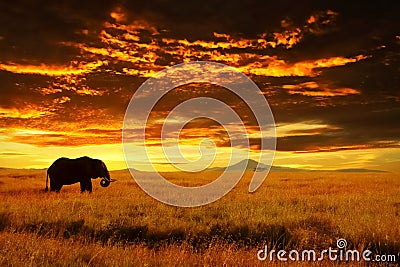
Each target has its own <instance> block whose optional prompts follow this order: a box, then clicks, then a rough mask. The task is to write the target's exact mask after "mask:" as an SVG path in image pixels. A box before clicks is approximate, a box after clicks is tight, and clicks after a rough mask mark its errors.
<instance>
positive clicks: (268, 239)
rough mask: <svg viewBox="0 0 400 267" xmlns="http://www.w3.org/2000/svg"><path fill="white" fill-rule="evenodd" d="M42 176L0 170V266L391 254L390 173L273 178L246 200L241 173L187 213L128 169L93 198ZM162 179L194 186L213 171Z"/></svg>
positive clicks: (396, 191) (396, 192)
mask: <svg viewBox="0 0 400 267" xmlns="http://www.w3.org/2000/svg"><path fill="white" fill-rule="evenodd" d="M45 174H46V171H45V170H11V169H1V170H0V201H1V205H0V266H281V265H288V264H285V263H283V262H280V261H278V260H276V258H275V260H274V261H272V262H271V261H268V260H266V261H259V260H258V259H257V251H258V250H259V249H261V248H264V246H265V245H267V246H268V248H269V249H276V250H278V249H285V250H286V251H290V250H291V249H297V250H302V249H315V250H316V251H321V250H323V249H328V248H329V247H332V248H336V241H337V239H339V238H344V239H346V240H347V242H348V245H347V248H349V249H358V250H360V251H362V250H363V249H369V250H371V251H373V252H374V253H376V254H395V255H397V257H398V258H399V257H400V240H399V237H400V226H399V225H400V179H399V177H398V175H396V174H394V173H338V172H331V173H328V172H326V173H325V172H292V173H283V172H273V173H270V175H269V176H268V178H267V179H266V181H265V182H264V184H263V185H262V186H261V187H260V188H259V189H258V190H257V191H256V192H255V193H253V194H249V193H248V192H247V188H248V183H249V179H250V178H249V175H250V173H246V174H245V177H244V178H243V179H242V180H241V181H240V182H239V184H238V185H237V186H236V187H235V189H234V190H232V191H231V192H230V193H228V194H227V195H226V196H225V197H223V198H222V199H220V200H218V201H216V202H214V203H212V204H209V205H206V206H202V207H196V208H177V207H172V206H168V205H165V204H162V203H160V202H158V201H156V200H154V199H153V198H151V197H150V196H148V195H146V193H144V192H143V191H142V190H141V189H140V188H139V187H138V186H137V185H136V183H135V182H134V180H133V179H132V178H131V176H130V174H129V172H128V171H114V172H111V176H112V178H114V179H117V181H116V182H115V183H112V184H111V185H110V186H109V187H108V188H102V187H100V185H99V182H100V180H99V179H97V180H93V187H94V189H93V193H92V194H88V193H83V194H81V193H80V189H79V184H76V185H72V186H64V187H63V188H62V190H61V192H60V193H45V192H43V189H44V187H45ZM165 175H166V177H167V178H168V179H169V180H170V181H172V182H174V183H176V184H180V185H186V186H190V185H192V186H193V185H200V184H205V183H207V182H209V180H210V179H213V178H214V177H216V176H217V173H213V172H205V173H200V174H192V175H191V176H188V175H186V174H184V173H167V174H165ZM289 262H290V261H289ZM290 265H293V266H310V265H313V266H337V265H347V266H365V265H367V264H366V262H363V261H361V262H348V263H346V262H339V261H336V262H330V261H329V260H327V259H325V260H324V261H322V262H318V263H313V264H311V263H310V262H290ZM393 265H396V264H395V263H394V264H393ZM374 266H375V265H374ZM379 266H386V265H379Z"/></svg>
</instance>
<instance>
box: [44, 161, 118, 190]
mask: <svg viewBox="0 0 400 267" xmlns="http://www.w3.org/2000/svg"><path fill="white" fill-rule="evenodd" d="M99 177H100V178H102V180H101V181H100V185H101V186H102V187H107V186H109V185H110V182H112V181H113V180H112V179H111V178H110V173H109V172H108V170H107V167H106V165H105V164H104V162H103V161H101V160H99V159H92V158H89V157H80V158H77V159H69V158H59V159H57V160H56V161H54V162H53V164H51V166H50V167H49V168H48V169H47V175H46V188H45V191H46V192H47V191H48V190H49V188H48V186H47V183H48V179H49V178H50V191H55V192H60V190H61V188H62V187H63V185H70V184H75V183H78V182H79V183H80V186H81V192H82V193H83V192H85V191H88V192H89V193H91V192H92V180H91V179H96V178H99Z"/></svg>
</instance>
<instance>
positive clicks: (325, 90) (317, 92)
mask: <svg viewBox="0 0 400 267" xmlns="http://www.w3.org/2000/svg"><path fill="white" fill-rule="evenodd" d="M282 88H284V89H288V92H289V94H291V95H294V94H300V95H304V96H345V95H352V94H353V95H354V94H360V92H359V91H357V90H355V89H352V88H346V87H345V88H330V87H329V86H328V84H318V83H316V82H305V83H300V84H285V85H283V86H282Z"/></svg>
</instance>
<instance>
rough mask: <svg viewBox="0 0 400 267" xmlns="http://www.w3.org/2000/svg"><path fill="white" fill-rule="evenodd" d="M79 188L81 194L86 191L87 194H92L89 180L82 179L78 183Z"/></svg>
mask: <svg viewBox="0 0 400 267" xmlns="http://www.w3.org/2000/svg"><path fill="white" fill-rule="evenodd" d="M80 186H81V193H83V192H85V191H88V192H89V193H92V181H91V179H90V178H89V179H83V180H82V181H81V182H80Z"/></svg>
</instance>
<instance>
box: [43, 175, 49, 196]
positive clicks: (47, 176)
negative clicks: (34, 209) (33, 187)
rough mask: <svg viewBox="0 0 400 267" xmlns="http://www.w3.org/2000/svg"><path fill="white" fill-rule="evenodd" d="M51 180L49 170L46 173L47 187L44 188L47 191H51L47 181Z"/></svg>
mask: <svg viewBox="0 0 400 267" xmlns="http://www.w3.org/2000/svg"><path fill="white" fill-rule="evenodd" d="M48 180H49V171H47V173H46V188H45V189H44V191H45V192H47V191H49V187H48V186H47V182H48Z"/></svg>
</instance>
